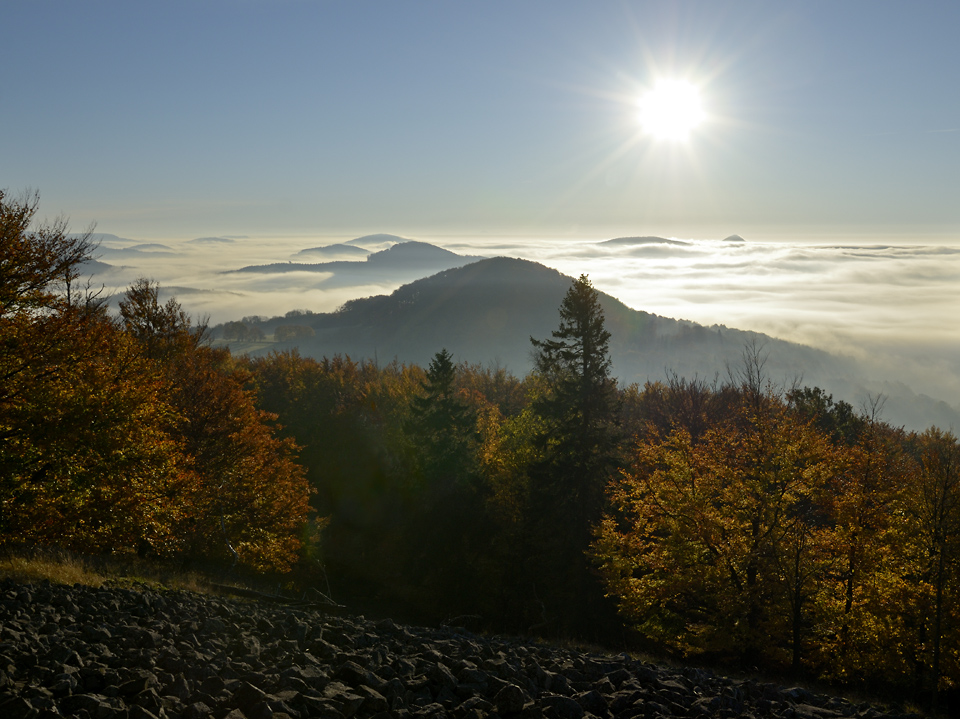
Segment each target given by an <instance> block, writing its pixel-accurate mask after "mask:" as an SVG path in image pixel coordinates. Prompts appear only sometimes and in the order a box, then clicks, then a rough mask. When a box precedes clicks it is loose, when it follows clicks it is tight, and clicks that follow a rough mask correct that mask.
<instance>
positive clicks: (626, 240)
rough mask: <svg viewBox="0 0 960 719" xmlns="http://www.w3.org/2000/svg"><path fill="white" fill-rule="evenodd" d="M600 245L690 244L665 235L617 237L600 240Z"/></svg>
mask: <svg viewBox="0 0 960 719" xmlns="http://www.w3.org/2000/svg"><path fill="white" fill-rule="evenodd" d="M597 244H598V245H607V246H612V247H623V246H627V247H635V246H636V245H683V246H685V247H686V246H689V245H690V243H689V242H685V241H683V240H668V239H666V238H665V237H615V238H614V239H612V240H604V241H603V242H598V243H597Z"/></svg>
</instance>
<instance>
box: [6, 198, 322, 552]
mask: <svg viewBox="0 0 960 719" xmlns="http://www.w3.org/2000/svg"><path fill="white" fill-rule="evenodd" d="M36 209H37V197H36V196H35V195H34V196H32V197H30V196H26V197H23V198H22V199H12V198H8V197H7V196H6V194H5V193H4V192H2V191H0V247H2V252H0V542H3V543H28V544H47V545H57V546H62V547H66V548H71V549H76V550H81V551H85V552H124V551H126V552H138V553H140V554H154V555H158V556H162V557H170V558H179V559H185V560H203V559H216V560H221V559H227V560H228V561H231V562H234V563H236V562H240V563H243V564H244V565H246V566H248V567H251V568H255V569H259V570H278V571H286V570H289V569H290V568H291V567H292V566H293V565H294V564H295V563H296V562H297V561H298V560H299V557H300V547H301V532H302V530H303V526H304V523H305V521H306V519H307V513H308V510H309V503H308V499H309V486H308V484H307V482H306V479H305V477H304V471H303V469H302V467H301V466H300V465H299V464H297V463H296V462H295V461H294V460H295V447H294V445H293V443H292V442H291V441H290V440H287V439H281V438H279V437H278V436H277V434H276V432H275V430H274V429H273V428H272V426H271V425H270V424H269V420H270V419H271V418H270V417H269V416H268V415H266V414H265V413H264V412H262V411H261V410H260V409H258V408H257V406H256V404H255V397H254V396H253V394H252V393H251V392H250V391H249V390H248V389H246V382H247V375H246V374H245V373H244V372H243V371H242V370H241V369H239V368H238V367H237V366H236V365H235V363H234V362H233V360H232V358H231V357H230V355H229V354H228V353H226V352H224V351H217V350H214V349H211V348H210V347H208V346H206V344H205V342H204V328H203V327H194V326H192V324H191V321H190V319H189V318H188V317H187V316H186V314H185V313H184V312H183V311H182V309H181V308H180V306H179V305H178V304H177V303H176V302H175V301H173V300H171V301H169V302H167V303H166V304H161V303H160V302H159V300H158V295H157V287H156V286H155V285H154V284H152V283H150V282H148V281H146V280H141V281H138V282H137V283H135V284H134V286H133V287H131V288H130V289H129V290H128V292H127V293H126V295H125V297H124V298H123V299H122V300H121V302H120V316H119V317H113V316H110V315H109V314H108V312H107V310H106V307H105V303H104V302H103V300H102V299H101V298H100V297H99V296H98V293H97V292H95V291H93V290H92V289H91V288H90V287H89V286H88V285H84V284H82V283H81V282H80V278H81V277H82V272H83V264H84V262H86V261H87V260H88V259H90V258H91V255H92V253H93V251H94V249H95V248H94V247H93V246H92V245H91V244H90V242H89V239H88V237H78V236H75V235H71V234H69V233H68V232H67V228H66V225H65V223H64V222H63V221H57V222H54V223H52V224H47V225H43V226H41V227H39V228H36V229H34V228H33V227H32V222H33V219H34V215H35V213H36ZM225 555H226V556H225Z"/></svg>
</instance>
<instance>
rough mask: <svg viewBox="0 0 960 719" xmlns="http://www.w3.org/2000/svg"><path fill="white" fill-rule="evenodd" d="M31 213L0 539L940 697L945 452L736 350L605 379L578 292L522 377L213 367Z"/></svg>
mask: <svg viewBox="0 0 960 719" xmlns="http://www.w3.org/2000/svg"><path fill="white" fill-rule="evenodd" d="M36 209H37V198H36V197H35V196H33V197H29V196H28V197H24V198H21V199H13V198H9V197H7V196H6V195H5V194H4V193H0V233H2V234H0V241H2V249H3V252H2V255H0V379H2V383H0V542H2V543H4V544H12V543H20V542H27V543H34V544H55V545H60V546H64V547H69V548H72V549H77V550H82V551H87V552H113V553H124V552H130V553H134V552H135V553H140V554H144V555H155V556H158V557H163V558H169V559H176V560H180V561H197V560H203V561H209V560H213V561H218V562H222V563H224V565H225V566H232V565H243V566H246V567H249V568H252V569H256V570H259V571H274V572H281V573H287V572H289V574H288V575H287V576H288V577H289V578H290V580H291V581H295V582H297V583H299V585H300V586H305V585H309V584H322V587H323V589H324V591H327V590H328V589H329V590H330V591H333V593H334V594H335V595H336V594H338V593H340V594H341V596H342V595H351V594H352V595H353V596H362V597H363V598H364V601H366V602H368V603H369V602H380V606H383V607H390V608H392V609H391V611H394V610H395V611H403V612H406V613H407V614H408V615H409V616H411V617H415V618H419V619H422V620H424V621H444V620H451V619H453V618H457V619H458V621H461V622H465V623H467V622H472V623H473V625H474V626H475V628H487V629H496V630H500V631H510V632H517V633H535V634H540V635H544V636H553V637H557V636H573V637H578V638H581V639H591V640H599V641H614V640H615V641H618V642H623V641H625V639H624V638H625V637H629V641H631V642H634V643H639V644H642V645H643V646H645V647H648V648H655V649H657V650H660V651H663V652H668V653H673V654H675V655H677V656H684V657H697V658H706V659H709V660H711V661H718V662H720V661H726V662H734V663H737V664H739V665H740V666H743V667H747V668H751V667H757V666H768V667H779V668H781V669H783V670H784V671H792V672H794V673H795V674H796V675H806V676H816V677H822V678H827V679H831V680H835V681H840V682H846V683H849V684H860V685H863V684H867V685H874V686H878V685H880V684H881V683H885V684H886V685H889V686H895V687H899V689H900V690H901V691H903V692H913V693H915V694H917V695H920V694H927V695H929V694H930V693H932V692H936V691H937V690H942V689H947V688H951V687H954V686H956V684H957V683H958V682H960V601H958V599H960V596H958V594H960V573H958V568H960V564H958V558H960V443H958V440H957V438H956V437H955V436H954V435H953V434H952V433H949V432H945V431H942V430H939V429H935V428H934V429H930V430H928V431H926V432H922V433H916V432H905V431H903V430H902V429H898V428H896V427H892V426H890V425H889V424H887V423H885V422H884V421H883V420H882V419H881V417H880V416H879V411H878V409H879V403H877V404H875V405H874V406H873V407H872V409H868V410H865V411H861V412H857V411H855V410H854V408H852V407H851V406H850V405H849V404H846V403H845V402H840V401H834V399H833V397H832V396H830V395H829V394H827V393H826V392H824V391H823V390H821V389H818V388H815V387H802V386H795V387H781V386H778V385H776V384H774V383H773V382H771V381H770V379H769V377H768V376H767V373H766V371H765V366H766V365H765V362H766V354H765V350H764V348H763V347H760V346H756V345H754V346H747V347H746V348H745V349H744V352H743V358H742V361H741V364H740V366H739V368H736V369H735V370H734V371H732V372H731V373H730V376H729V377H728V378H727V379H726V380H725V381H720V380H715V381H713V382H706V381H704V380H702V379H697V378H693V379H689V378H684V377H681V376H678V375H672V376H670V377H669V378H668V379H667V380H666V381H664V382H648V383H646V384H644V385H642V386H641V385H638V384H633V385H628V386H622V385H618V383H617V380H616V378H615V377H614V376H613V375H612V365H611V360H610V346H611V342H612V341H613V338H612V336H611V333H610V331H609V329H608V327H607V324H606V318H605V316H604V312H603V308H602V306H601V305H600V303H599V301H598V293H597V292H596V290H594V288H593V287H592V285H591V284H590V281H589V279H588V278H587V277H585V276H581V277H580V278H578V279H576V280H574V281H573V282H572V283H571V284H570V286H569V288H568V290H567V292H566V294H565V296H564V297H563V299H562V301H561V302H560V305H559V313H558V314H559V316H558V317H557V320H558V326H557V329H556V330H555V331H553V332H552V333H551V335H550V336H548V337H544V336H540V337H532V338H531V340H532V345H531V349H532V352H533V357H534V361H533V370H532V371H531V372H530V373H529V374H527V375H526V376H525V377H522V378H519V377H516V376H514V375H512V374H511V373H509V372H507V371H506V370H504V369H502V368H497V367H483V366H477V365H470V364H466V363H460V364H457V363H455V362H454V360H453V356H452V354H451V353H450V352H449V351H447V349H445V348H444V346H443V344H442V343H441V344H438V347H437V350H436V353H435V355H434V356H433V357H432V359H431V360H430V362H429V363H428V364H427V366H426V367H425V368H424V367H420V366H418V365H415V364H400V363H398V362H393V363H389V364H382V365H381V364H378V363H376V362H370V361H356V360H352V359H350V358H349V357H347V356H344V355H333V356H330V357H324V358H320V359H314V358H307V357H302V356H300V355H299V354H298V353H297V352H296V351H294V350H291V351H285V352H273V353H270V354H267V355H265V356H261V357H242V358H237V357H233V356H231V355H230V354H229V352H228V351H227V350H224V349H214V348H213V347H211V346H210V344H209V343H208V342H207V338H206V331H205V327H204V326H203V325H202V324H200V325H196V324H194V322H193V321H192V320H191V318H190V317H189V316H188V315H187V314H186V313H185V312H184V311H183V309H182V308H181V307H180V305H179V304H178V303H177V302H176V300H170V301H168V302H166V303H161V302H160V300H159V296H158V291H157V286H156V285H155V284H154V283H152V282H150V281H149V280H146V279H143V280H140V281H138V282H136V283H134V284H133V285H132V286H131V287H130V288H129V289H128V290H127V292H126V294H125V296H124V298H123V300H122V301H121V303H120V307H119V314H117V315H111V314H110V313H108V312H107V310H106V308H105V305H104V303H103V302H102V301H101V300H100V298H99V297H98V295H97V293H96V292H95V291H94V290H93V289H92V288H90V287H88V286H86V285H84V284H82V283H81V281H80V280H81V275H80V268H81V266H82V263H83V262H84V261H86V260H87V259H89V258H90V256H91V254H92V253H93V251H94V247H93V246H92V245H91V244H90V242H89V239H88V238H84V237H79V238H77V237H74V236H71V235H69V234H68V233H67V232H66V227H65V226H64V224H63V223H60V222H58V223H53V224H48V225H41V226H39V227H34V225H33V219H34V215H35V213H36ZM299 319H301V318H299V317H292V318H290V321H289V322H288V325H289V327H290V329H289V332H291V333H297V332H303V331H305V330H306V329H309V328H307V327H306V326H305V325H302V324H300V323H299V322H298V321H297V320H299ZM298 327H303V328H304V329H303V330H301V329H297V328H298ZM231 331H234V332H239V331H241V328H240V327H239V326H238V327H234V328H232V329H231ZM625 631H629V632H630V633H629V634H625Z"/></svg>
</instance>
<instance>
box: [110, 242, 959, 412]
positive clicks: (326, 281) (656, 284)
mask: <svg viewBox="0 0 960 719" xmlns="http://www.w3.org/2000/svg"><path fill="white" fill-rule="evenodd" d="M96 239H97V240H98V241H99V242H100V249H99V250H98V252H97V255H98V256H99V261H100V262H101V263H103V264H102V265H97V266H96V267H95V269H96V270H97V274H96V276H95V282H96V283H97V284H100V283H102V284H104V285H105V286H106V288H107V290H108V291H111V292H112V291H122V290H123V289H124V288H125V287H126V286H127V285H128V284H129V283H130V282H132V281H133V280H134V279H135V278H136V277H139V276H145V277H149V278H152V279H155V280H157V281H158V282H160V283H161V285H162V286H163V288H164V290H165V292H169V293H170V294H175V295H176V296H177V298H178V300H179V301H180V302H181V303H182V304H183V306H184V307H185V308H186V309H187V310H188V311H189V312H191V313H192V314H194V315H195V316H208V317H209V321H210V323H211V324H218V323H221V322H226V321H231V320H238V319H241V318H242V317H245V316H250V315H260V316H266V317H270V316H276V315H283V314H285V313H286V312H288V311H290V310H293V309H308V310H311V311H313V312H330V311H333V310H335V309H337V308H338V307H340V306H341V305H342V304H343V303H344V302H346V301H348V300H351V299H356V298H360V297H367V296H372V295H377V294H389V293H390V292H392V291H393V290H395V289H396V288H397V287H399V286H401V285H403V284H406V283H409V282H411V281H413V280H415V279H418V278H419V277H422V276H426V275H429V274H433V273H434V271H437V270H436V269H435V268H433V267H432V266H431V268H430V271H423V270H420V269H418V267H416V266H410V267H406V266H402V265H394V266H386V263H381V266H380V267H378V268H377V269H378V271H377V272H372V271H367V270H369V269H372V268H371V267H368V266H366V265H364V264H363V263H364V256H365V255H366V254H368V253H374V252H377V251H383V250H386V249H388V248H390V247H391V246H393V245H394V244H395V243H398V242H402V241H404V240H416V241H420V242H424V243H429V244H430V245H433V246H435V247H437V248H442V249H445V250H449V251H452V252H454V253H457V254H459V255H470V256H474V257H476V256H483V257H494V256H509V257H518V258H524V259H530V260H534V261H536V262H540V263H542V264H544V265H546V266H548V267H552V268H555V269H557V270H559V271H560V272H563V273H564V274H567V275H569V276H572V277H576V276H578V275H580V274H587V275H589V277H590V279H591V281H592V283H593V284H594V286H595V287H596V288H597V289H598V290H601V291H603V292H605V293H607V294H610V295H612V296H613V297H616V298H618V299H620V300H621V301H623V302H624V303H625V304H626V305H628V306H629V307H632V308H634V309H638V310H643V311H646V312H650V313H654V314H657V315H660V316H663V317H671V318H677V319H685V320H691V321H694V322H697V323H700V324H704V325H707V326H710V325H714V324H721V325H726V326H727V327H730V328H737V329H743V330H751V331H756V332H761V333H764V334H768V335H770V336H772V337H776V338H779V339H785V340H789V341H793V342H798V343H802V344H807V345H810V346H812V347H816V348H820V349H824V350H827V351H829V352H831V353H834V354H840V355H843V356H845V357H849V358H852V359H854V360H856V361H857V363H858V366H859V367H860V370H861V373H862V376H863V377H864V378H868V379H869V380H870V381H869V382H868V383H865V385H864V387H865V388H867V389H868V390H869V393H871V394H879V393H883V394H887V395H897V394H903V393H904V392H906V391H907V390H906V389H905V388H904V385H905V386H906V387H909V389H910V390H912V392H913V393H918V394H922V395H927V396H928V397H930V398H932V399H933V400H934V401H943V402H946V403H948V404H949V405H951V407H952V408H953V409H954V410H956V409H957V408H958V407H960V335H958V332H957V327H956V311H957V308H960V283H958V282H957V278H958V276H960V246H955V245H949V244H937V245H933V244H910V243H906V242H904V243H886V244H874V243H871V242H869V241H862V240H861V241H858V242H842V243H841V242H831V243H817V244H812V243H811V244H805V243H800V242H765V241H762V240H758V239H754V238H751V237H746V238H740V237H739V236H737V235H730V236H728V237H725V238H724V237H717V238H697V239H689V238H659V237H655V236H647V235H643V234H641V233H637V235H636V236H627V237H619V238H614V237H602V236H597V237H587V238H570V237H565V238H558V237H538V238H529V237H524V238H520V237H500V236H485V237H470V236H453V235H447V236H425V235H417V236H413V235H405V236H403V237H400V236H396V235H367V236H363V237H359V238H358V237H357V236H356V235H350V236H313V237H311V236H285V237H240V236H230V237H204V238H195V239H180V240H169V241H162V242H149V243H148V242H141V241H138V240H137V239H135V238H120V237H116V236H114V235H104V234H101V235H96ZM358 250H359V251H358ZM442 261H443V260H441V262H442ZM466 261H467V260H466V259H464V262H466ZM277 263H284V264H285V263H296V264H304V265H308V264H309V265H315V264H317V263H325V264H324V265H323V267H322V268H317V267H304V269H303V270H297V269H295V268H293V267H289V266H285V267H282V268H281V267H276V268H272V269H274V270H276V271H262V272H235V271H234V270H238V269H241V268H244V267H249V266H257V265H276V264H277ZM371 265H372V263H371ZM438 267H439V265H438ZM318 269H319V270H321V271H317V270H318ZM280 270H283V271H280ZM459 359H463V360H468V361H477V362H487V361H490V360H491V359H492V358H486V357H483V358H481V357H476V358H474V357H463V358H459ZM861 392H862V390H861ZM844 399H846V400H847V401H850V402H852V403H854V404H857V403H859V402H860V401H862V400H864V399H866V397H862V396H861V397H844Z"/></svg>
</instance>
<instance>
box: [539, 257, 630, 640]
mask: <svg viewBox="0 0 960 719" xmlns="http://www.w3.org/2000/svg"><path fill="white" fill-rule="evenodd" d="M609 340H610V333H609V332H608V331H607V330H606V328H605V327H604V316H603V310H602V308H601V307H600V301H599V297H598V294H597V291H596V290H595V289H594V287H593V285H591V283H590V281H589V279H587V276H586V275H581V276H580V277H579V279H577V280H574V282H573V284H572V285H571V287H570V289H569V291H568V292H567V294H566V296H565V297H564V298H563V302H562V304H561V305H560V326H559V328H558V329H557V330H555V331H554V332H553V334H552V338H551V339H545V340H536V339H533V338H531V342H532V343H533V346H534V348H535V352H536V354H535V360H534V372H535V374H536V375H537V376H538V377H539V378H540V380H541V381H542V383H543V390H542V392H541V394H540V396H539V397H538V398H537V400H536V401H535V403H534V410H535V412H536V413H537V415H538V416H539V417H540V419H541V422H542V426H543V428H544V429H543V431H542V432H541V434H540V436H539V442H538V444H539V447H538V448H539V450H540V452H541V459H540V460H539V461H538V462H537V463H536V464H535V465H534V466H533V467H532V468H531V472H530V479H531V488H530V500H531V506H530V516H531V517H535V519H534V520H533V521H534V525H535V530H534V531H535V535H536V536H537V537H538V539H537V544H538V545H539V549H540V552H539V555H540V556H539V557H538V560H537V567H536V569H535V571H534V572H533V574H532V576H539V577H540V580H539V581H540V584H541V585H542V586H541V587H540V588H539V589H538V597H539V599H540V601H541V602H542V603H543V605H544V607H545V610H546V612H547V613H548V614H549V613H550V612H551V611H553V612H560V614H561V615H562V619H561V623H562V625H564V627H563V628H566V629H568V630H574V631H577V632H579V633H583V632H584V630H585V629H587V626H586V623H587V622H588V621H589V620H588V615H590V614H591V613H592V608H593V607H594V606H595V602H594V599H596V598H597V597H599V593H600V592H599V585H597V583H596V582H594V581H592V579H591V577H590V576H589V574H588V570H587V561H586V558H585V556H584V552H585V551H586V549H587V547H588V546H589V544H590V539H591V536H592V531H593V527H594V526H595V525H596V524H597V523H598V522H599V520H600V518H601V515H602V510H603V501H604V499H603V498H604V488H605V486H606V484H607V481H608V480H609V478H610V477H611V476H612V473H613V471H614V470H615V469H616V467H617V466H618V446H619V439H620V438H619V430H618V422H617V419H618V414H619V401H618V393H617V387H616V380H615V379H614V378H613V377H612V376H611V374H610V372H611V366H612V363H611V360H610V354H609ZM546 596H550V600H549V601H548V600H547V599H544V597H546ZM551 602H552V603H553V605H554V606H553V607H550V606H547V604H548V603H551Z"/></svg>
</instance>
